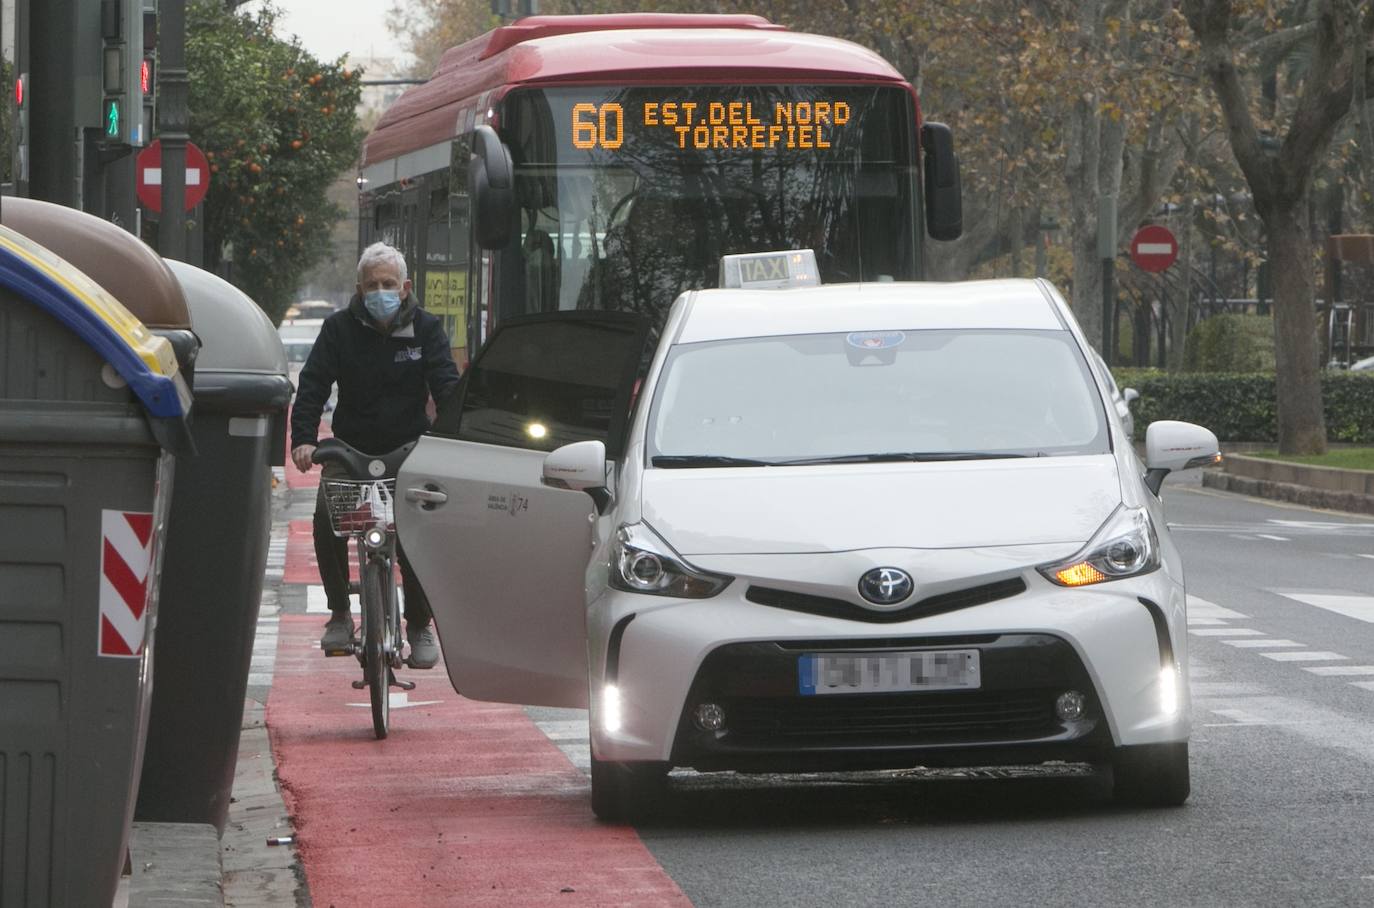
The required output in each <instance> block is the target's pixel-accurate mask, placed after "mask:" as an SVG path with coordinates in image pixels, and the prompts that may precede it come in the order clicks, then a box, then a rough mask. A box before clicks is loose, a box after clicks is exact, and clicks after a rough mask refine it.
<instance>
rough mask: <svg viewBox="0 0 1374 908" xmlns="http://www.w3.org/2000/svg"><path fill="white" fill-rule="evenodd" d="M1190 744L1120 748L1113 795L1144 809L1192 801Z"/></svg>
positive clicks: (1114, 764)
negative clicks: (1189, 799) (1189, 760)
mask: <svg viewBox="0 0 1374 908" xmlns="http://www.w3.org/2000/svg"><path fill="white" fill-rule="evenodd" d="M1190 790H1191V783H1190V782H1189V778H1188V742H1187V741H1179V742H1174V743H1170V744H1140V745H1136V746H1133V747H1118V748H1116V752H1115V753H1114V754H1113V755H1112V796H1113V797H1114V798H1115V799H1116V801H1117V802H1118V803H1121V804H1134V805H1137V806H1140V807H1178V806H1179V805H1181V804H1182V803H1183V802H1184V801H1186V800H1188V793H1189V791H1190Z"/></svg>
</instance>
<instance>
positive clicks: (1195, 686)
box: [1188, 681, 1269, 702]
mask: <svg viewBox="0 0 1374 908" xmlns="http://www.w3.org/2000/svg"><path fill="white" fill-rule="evenodd" d="M1188 688H1189V690H1191V691H1192V694H1193V701H1194V702H1196V701H1198V700H1203V699H1206V698H1207V697H1257V696H1259V695H1261V694H1267V693H1269V689H1268V688H1267V687H1265V686H1263V685H1261V684H1246V683H1245V682H1243V681H1192V682H1190V683H1189V684H1188Z"/></svg>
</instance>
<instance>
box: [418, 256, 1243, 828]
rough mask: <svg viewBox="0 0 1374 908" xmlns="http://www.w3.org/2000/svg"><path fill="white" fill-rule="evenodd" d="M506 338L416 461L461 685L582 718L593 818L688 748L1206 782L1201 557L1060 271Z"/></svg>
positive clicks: (758, 297) (468, 692)
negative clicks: (1195, 586)
mask: <svg viewBox="0 0 1374 908" xmlns="http://www.w3.org/2000/svg"><path fill="white" fill-rule="evenodd" d="M647 336H648V328H647V326H646V325H645V324H644V323H643V322H641V321H640V320H639V319H638V318H637V317H635V316H633V315H630V314H627V313H617V312H591V311H572V312H557V313H548V314H541V315H536V316H525V317H521V318H512V319H509V320H507V321H506V322H505V323H504V324H502V325H501V326H500V327H498V328H497V330H496V331H495V332H494V335H493V336H492V338H491V339H490V341H489V342H488V344H487V345H486V346H485V347H484V348H483V350H482V352H481V353H480V354H479V356H478V357H477V359H476V360H475V361H474V363H473V364H472V367H471V369H470V370H469V372H468V374H467V375H466V376H465V380H464V382H463V384H462V387H461V389H460V391H459V392H458V394H456V395H455V396H454V397H452V398H450V399H449V400H448V401H446V402H445V405H444V406H443V407H442V408H441V410H440V413H439V417H438V419H437V420H436V423H435V425H434V427H433V430H432V431H431V433H430V434H428V435H426V436H425V437H424V438H422V439H421V440H420V442H419V443H418V445H417V447H416V448H415V450H414V452H413V453H412V454H411V456H410V457H409V459H408V460H407V461H406V463H405V465H404V467H403V468H402V471H401V474H400V478H399V481H398V489H399V490H401V497H402V498H403V503H402V504H401V505H400V506H399V507H398V511H399V513H398V518H397V523H398V528H399V533H400V537H401V540H402V544H403V545H404V546H405V549H406V551H407V553H408V554H409V557H410V560H411V562H412V563H413V565H414V566H415V569H416V571H417V572H418V574H419V576H420V579H421V581H422V582H423V584H424V586H425V588H426V590H428V591H429V595H430V599H431V601H432V603H433V608H434V613H435V621H436V625H437V628H438V631H439V634H440V637H441V640H442V643H443V650H444V655H445V659H446V663H447V669H448V673H449V677H450V680H451V681H452V683H453V685H454V688H455V689H456V690H458V691H460V692H461V693H463V694H464V695H465V696H467V697H470V698H475V699H480V700H492V701H502V702H509V703H521V704H531V705H546V706H563V707H586V708H588V709H589V710H590V714H589V720H590V729H591V732H590V733H591V754H592V764H591V776H592V807H593V810H594V811H595V812H596V813H597V815H598V816H601V817H603V818H617V817H625V816H633V815H635V814H636V813H637V812H639V811H642V810H644V809H645V807H646V805H649V804H652V803H653V799H654V796H655V794H656V792H658V791H659V790H660V786H662V785H664V784H666V782H665V780H666V776H667V773H668V771H669V770H670V769H672V768H674V767H690V768H694V769H696V770H698V771H703V772H710V771H725V770H729V771H741V772H749V771H754V772H794V771H795V772H807V771H820V770H824V771H844V770H870V769H883V768H902V767H914V766H950V765H958V766H968V765H976V766H988V765H1008V764H1010V765H1025V764H1037V763H1042V762H1045V761H1067V762H1072V763H1080V764H1081V763H1086V764H1091V765H1092V766H1094V767H1096V768H1101V769H1102V770H1104V771H1109V772H1111V774H1112V778H1113V780H1114V781H1113V785H1114V789H1113V790H1114V792H1115V796H1116V797H1117V798H1118V799H1120V800H1122V801H1125V802H1130V803H1136V804H1152V805H1173V804H1180V803H1182V802H1183V801H1184V800H1185V799H1186V798H1187V796H1188V793H1189V776H1188V734H1189V724H1188V721H1189V720H1188V705H1189V704H1188V683H1187V682H1188V679H1187V654H1186V651H1185V648H1186V635H1185V627H1186V616H1185V596H1184V585H1183V567H1182V564H1181V563H1180V559H1179V553H1178V550H1177V549H1176V548H1175V546H1174V544H1173V543H1172V542H1171V541H1170V538H1169V532H1168V529H1167V527H1166V525H1165V521H1164V514H1163V511H1162V508H1161V503H1160V500H1159V497H1158V492H1159V486H1160V483H1161V482H1162V481H1163V478H1164V476H1165V475H1166V474H1167V473H1168V472H1170V471H1172V470H1178V469H1183V468H1188V467H1196V466H1200V465H1204V464H1210V463H1215V462H1217V461H1218V460H1219V459H1220V454H1219V452H1218V448H1217V440H1216V437H1215V436H1214V435H1213V434H1212V433H1211V432H1209V431H1207V430H1206V429H1203V428H1200V427H1198V426H1193V425H1189V424H1186V423H1178V422H1159V423H1154V424H1152V425H1151V426H1150V427H1149V430H1148V434H1147V438H1146V449H1147V453H1146V459H1145V462H1144V463H1141V461H1140V459H1139V458H1138V457H1137V455H1136V454H1135V452H1134V451H1133V450H1132V447H1131V445H1130V442H1129V438H1128V436H1127V435H1126V434H1125V433H1124V432H1123V429H1122V425H1121V423H1120V420H1119V417H1118V415H1117V413H1116V412H1115V410H1114V409H1113V408H1112V407H1111V405H1110V403H1109V392H1108V389H1107V388H1106V387H1105V385H1104V382H1103V379H1102V377H1101V375H1100V374H1099V372H1098V371H1097V370H1096V369H1095V368H1093V366H1092V365H1091V364H1090V359H1089V347H1088V345H1087V343H1086V342H1085V340H1084V337H1083V334H1082V332H1081V331H1080V329H1079V327H1078V325H1077V324H1076V322H1075V321H1074V319H1073V316H1072V315H1071V313H1070V310H1069V307H1068V305H1067V304H1066V303H1065V301H1064V299H1063V298H1062V297H1061V296H1060V294H1059V293H1058V292H1057V291H1056V290H1055V289H1054V288H1053V287H1052V286H1051V285H1050V284H1048V283H1046V282H1044V281H1031V280H999V281H983V282H971V283H947V284H934V283H905V284H904V283H872V284H862V285H859V284H851V285H829V286H823V287H808V288H805V289H783V290H753V289H717V290H700V291H693V292H688V293H686V294H684V295H683V296H682V297H680V298H679V299H678V300H677V301H676V303H675V304H674V305H673V307H672V309H671V311H670V313H669V315H668V317H667V320H666V322H664V323H663V324H662V327H661V329H660V330H659V331H658V332H657V335H656V337H657V339H656V340H655V341H653V342H652V344H651V346H650V347H649V348H647V349H648V352H647V353H646V352H645V350H646V348H645V343H646V337H647Z"/></svg>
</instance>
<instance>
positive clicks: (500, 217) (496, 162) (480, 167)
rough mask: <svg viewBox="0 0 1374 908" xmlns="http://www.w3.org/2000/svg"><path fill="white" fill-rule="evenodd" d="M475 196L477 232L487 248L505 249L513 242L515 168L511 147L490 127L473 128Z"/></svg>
mask: <svg viewBox="0 0 1374 908" xmlns="http://www.w3.org/2000/svg"><path fill="white" fill-rule="evenodd" d="M468 192H469V193H470V194H471V196H472V218H473V233H474V234H476V236H477V244H478V245H479V246H481V247H482V248H483V249H501V248H503V247H504V246H505V245H506V244H507V243H509V242H510V235H511V221H512V220H513V219H514V216H515V167H514V165H513V164H512V163H511V157H510V149H508V148H506V146H505V145H504V144H503V143H502V142H501V137H500V136H498V135H497V134H496V130H494V129H492V128H491V127H490V126H478V127H477V128H476V129H474V130H473V131H472V162H471V163H470V164H469V165H468Z"/></svg>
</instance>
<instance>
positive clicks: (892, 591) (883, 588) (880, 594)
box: [859, 567, 915, 605]
mask: <svg viewBox="0 0 1374 908" xmlns="http://www.w3.org/2000/svg"><path fill="white" fill-rule="evenodd" d="M914 587H915V584H914V583H913V582H912V580H911V575H910V574H908V573H907V572H906V571H902V570H898V569H897V568H890V567H883V568H874V569H873V570H871V571H869V572H868V573H866V574H864V575H863V576H862V577H860V578H859V595H860V596H863V597H864V598H865V599H867V600H868V601H869V602H872V603H873V604H874V605H896V604H897V603H899V602H901V601H902V600H903V599H905V598H906V597H908V596H910V595H911V591H912V589H913V588H914Z"/></svg>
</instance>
